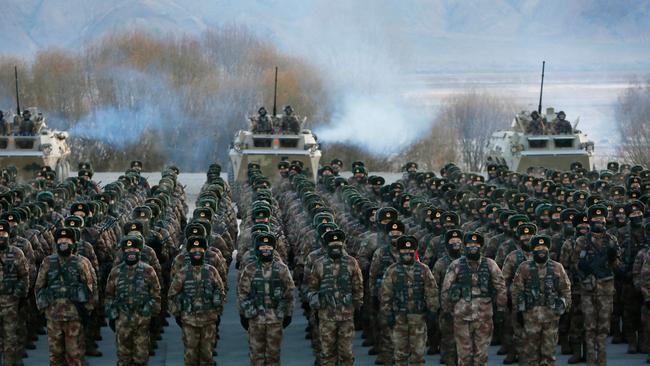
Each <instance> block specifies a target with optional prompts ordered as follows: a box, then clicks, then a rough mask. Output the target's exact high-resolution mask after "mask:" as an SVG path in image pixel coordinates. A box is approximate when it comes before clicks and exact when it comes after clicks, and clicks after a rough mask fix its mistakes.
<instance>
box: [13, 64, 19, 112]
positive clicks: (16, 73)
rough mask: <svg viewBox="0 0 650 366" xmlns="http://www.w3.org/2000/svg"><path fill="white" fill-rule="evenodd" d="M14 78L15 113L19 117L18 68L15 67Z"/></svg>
mask: <svg viewBox="0 0 650 366" xmlns="http://www.w3.org/2000/svg"><path fill="white" fill-rule="evenodd" d="M14 77H15V79H16V113H17V114H18V115H19V116H20V95H19V94H18V66H15V65H14Z"/></svg>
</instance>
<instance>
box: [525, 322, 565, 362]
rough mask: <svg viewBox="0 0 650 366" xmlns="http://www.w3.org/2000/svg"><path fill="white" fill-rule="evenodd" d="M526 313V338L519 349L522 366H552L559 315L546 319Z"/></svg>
mask: <svg viewBox="0 0 650 366" xmlns="http://www.w3.org/2000/svg"><path fill="white" fill-rule="evenodd" d="M526 315H527V314H524V328H523V329H524V333H525V335H524V339H523V341H522V342H521V344H522V347H521V348H520V349H519V365H520V366H552V365H555V346H556V345H557V340H558V323H559V321H560V319H559V317H555V318H553V319H544V320H545V321H544V322H539V321H537V319H529V318H528V317H527V316H526Z"/></svg>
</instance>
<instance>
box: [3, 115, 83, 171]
mask: <svg viewBox="0 0 650 366" xmlns="http://www.w3.org/2000/svg"><path fill="white" fill-rule="evenodd" d="M24 114H25V112H23V115H24ZM31 115H36V118H35V120H34V122H35V127H34V129H33V131H31V132H29V133H24V132H23V133H20V132H18V129H19V127H18V126H15V127H14V130H16V132H11V133H8V132H10V131H7V130H5V134H3V135H0V166H1V167H9V166H15V167H16V169H17V173H18V176H17V178H18V179H19V180H29V179H32V178H34V175H35V173H36V172H37V171H38V170H40V168H41V167H43V166H49V167H50V168H52V170H53V171H55V172H56V176H57V179H58V180H59V181H63V180H64V179H65V178H67V177H68V174H69V173H70V163H69V161H68V159H69V156H70V147H69V146H68V144H67V139H68V133H67V132H64V131H57V130H52V129H50V128H48V127H47V125H46V124H45V119H44V118H43V117H42V115H40V114H38V113H35V112H34V110H33V109H31ZM16 117H18V116H16ZM20 120H21V118H14V125H16V124H17V123H20Z"/></svg>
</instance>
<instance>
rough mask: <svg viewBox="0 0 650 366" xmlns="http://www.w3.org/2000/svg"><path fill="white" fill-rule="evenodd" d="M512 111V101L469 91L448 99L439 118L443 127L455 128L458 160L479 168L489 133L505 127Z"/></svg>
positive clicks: (476, 168) (481, 166)
mask: <svg viewBox="0 0 650 366" xmlns="http://www.w3.org/2000/svg"><path fill="white" fill-rule="evenodd" d="M515 111H516V108H515V107H514V105H513V103H512V102H511V101H510V100H508V99H506V98H503V97H500V96H496V95H493V94H489V93H487V92H485V91H479V90H469V91H466V92H464V93H461V94H456V95H453V96H450V97H449V98H447V100H446V101H445V102H444V104H443V107H442V109H441V111H440V115H439V117H438V121H439V125H440V127H441V128H442V130H444V129H449V130H451V131H454V135H455V136H456V140H455V143H456V144H457V146H458V149H459V154H460V159H461V160H462V162H463V164H465V166H466V168H467V169H469V170H470V171H480V170H481V169H482V168H483V165H484V163H485V158H486V157H485V154H486V146H487V142H488V140H489V138H490V136H491V135H492V133H493V132H494V131H496V130H498V129H500V128H506V127H508V125H509V123H510V121H511V119H512V116H513V115H514V112H515Z"/></svg>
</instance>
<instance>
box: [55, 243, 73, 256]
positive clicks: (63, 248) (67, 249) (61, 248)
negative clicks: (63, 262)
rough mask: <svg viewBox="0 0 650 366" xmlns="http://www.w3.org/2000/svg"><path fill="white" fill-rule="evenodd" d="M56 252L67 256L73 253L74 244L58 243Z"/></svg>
mask: <svg viewBox="0 0 650 366" xmlns="http://www.w3.org/2000/svg"><path fill="white" fill-rule="evenodd" d="M56 252H57V253H59V255H60V256H62V257H67V256H69V255H70V254H72V244H68V243H58V244H57V245H56Z"/></svg>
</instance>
